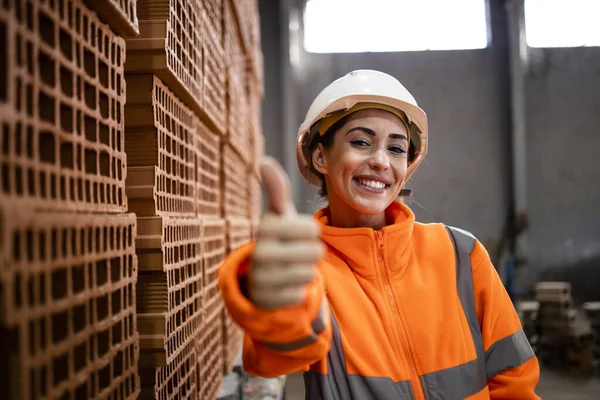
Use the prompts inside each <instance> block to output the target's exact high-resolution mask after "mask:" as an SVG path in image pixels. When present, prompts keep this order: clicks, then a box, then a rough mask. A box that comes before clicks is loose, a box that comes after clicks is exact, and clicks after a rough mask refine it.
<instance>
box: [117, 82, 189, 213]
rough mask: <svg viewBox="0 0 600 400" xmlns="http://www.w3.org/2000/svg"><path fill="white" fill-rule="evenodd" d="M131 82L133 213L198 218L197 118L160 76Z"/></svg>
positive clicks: (128, 125)
mask: <svg viewBox="0 0 600 400" xmlns="http://www.w3.org/2000/svg"><path fill="white" fill-rule="evenodd" d="M127 83H128V90H127V91H128V93H129V98H128V101H127V106H126V107H125V121H126V122H125V126H126V131H127V140H126V141H125V149H126V151H127V160H128V166H129V168H128V177H127V193H128V194H129V196H130V198H129V210H130V211H132V212H135V213H136V214H137V215H138V216H154V215H157V216H178V217H194V216H195V215H196V154H197V150H196V142H195V136H196V130H197V129H198V119H197V118H196V116H195V115H194V113H193V112H192V111H191V110H190V109H189V108H188V107H186V106H185V105H184V104H183V103H182V102H181V101H179V100H178V99H177V97H175V95H174V94H173V93H172V92H171V91H169V90H168V89H167V88H166V87H165V85H164V84H163V83H162V82H161V81H160V79H158V78H157V77H156V76H153V75H130V76H128V77H127Z"/></svg>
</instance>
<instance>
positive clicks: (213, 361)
mask: <svg viewBox="0 0 600 400" xmlns="http://www.w3.org/2000/svg"><path fill="white" fill-rule="evenodd" d="M222 312H223V307H222V306H221V308H220V309H218V310H217V312H216V313H215V314H213V315H212V316H211V317H210V318H208V319H207V321H206V324H205V327H204V330H203V331H202V333H201V334H200V335H198V339H197V341H196V352H197V354H198V364H197V367H196V368H197V369H196V371H197V382H198V387H199V391H198V398H199V399H202V400H215V399H216V398H217V395H218V394H219V389H220V388H221V384H222V379H223V350H222V349H223V343H222V337H223V325H222V322H221V315H222Z"/></svg>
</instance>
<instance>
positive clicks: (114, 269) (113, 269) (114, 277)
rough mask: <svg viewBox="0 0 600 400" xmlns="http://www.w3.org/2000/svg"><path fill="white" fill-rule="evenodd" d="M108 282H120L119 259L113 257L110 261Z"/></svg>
mask: <svg viewBox="0 0 600 400" xmlns="http://www.w3.org/2000/svg"><path fill="white" fill-rule="evenodd" d="M110 280H111V282H118V281H119V280H121V258H120V257H115V258H112V259H111V260H110Z"/></svg>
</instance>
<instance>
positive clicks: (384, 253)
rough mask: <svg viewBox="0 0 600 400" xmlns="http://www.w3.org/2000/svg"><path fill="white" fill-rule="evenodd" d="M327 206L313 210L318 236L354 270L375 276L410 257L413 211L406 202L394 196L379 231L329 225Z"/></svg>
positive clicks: (402, 264)
mask: <svg viewBox="0 0 600 400" xmlns="http://www.w3.org/2000/svg"><path fill="white" fill-rule="evenodd" d="M330 215H331V214H330V210H329V208H328V207H327V208H324V209H322V210H319V211H317V212H316V213H315V218H316V219H317V220H318V221H319V222H320V223H321V239H323V241H324V242H325V243H326V244H327V245H328V247H329V250H330V251H332V252H333V253H336V255H337V256H338V257H340V258H342V259H343V260H344V261H345V262H346V264H348V266H350V268H351V269H352V270H353V271H354V272H355V273H357V274H359V275H362V276H364V277H368V276H374V275H377V274H379V273H381V272H382V271H383V268H384V267H385V268H388V269H389V270H391V271H392V272H397V271H400V270H403V269H404V268H405V267H406V265H407V264H408V261H409V258H410V251H408V250H409V249H410V240H411V236H412V232H413V226H414V223H415V215H414V214H413V212H412V211H411V210H410V208H408V207H407V206H406V205H404V204H403V203H401V202H400V201H398V200H395V201H394V202H393V203H392V204H390V206H389V207H388V208H387V209H386V216H387V220H388V221H394V222H393V224H390V225H387V226H385V227H383V228H382V229H381V231H375V230H373V229H372V228H336V227H333V226H331V225H330V224H331V219H330Z"/></svg>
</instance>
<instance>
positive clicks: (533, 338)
mask: <svg viewBox="0 0 600 400" xmlns="http://www.w3.org/2000/svg"><path fill="white" fill-rule="evenodd" d="M516 308H517V314H518V315H519V318H520V319H521V325H522V326H523V332H525V336H527V339H528V340H529V344H530V345H531V348H532V349H533V351H534V353H536V354H537V353H538V344H539V329H538V327H539V326H538V311H539V308H540V303H539V302H537V301H521V302H519V303H518V304H517V307H516Z"/></svg>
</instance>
